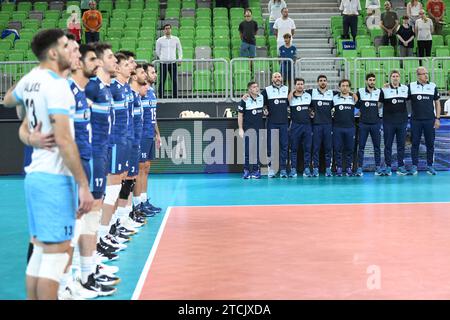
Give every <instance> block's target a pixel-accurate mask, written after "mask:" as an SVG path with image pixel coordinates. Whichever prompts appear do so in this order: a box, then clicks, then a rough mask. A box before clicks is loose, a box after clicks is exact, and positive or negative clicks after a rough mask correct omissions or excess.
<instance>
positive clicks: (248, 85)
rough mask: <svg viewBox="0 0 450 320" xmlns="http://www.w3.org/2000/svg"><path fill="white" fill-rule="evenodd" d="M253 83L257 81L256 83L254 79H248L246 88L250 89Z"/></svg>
mask: <svg viewBox="0 0 450 320" xmlns="http://www.w3.org/2000/svg"><path fill="white" fill-rule="evenodd" d="M254 84H258V83H256V81H250V82H249V83H247V89H250V87H251V86H252V85H254Z"/></svg>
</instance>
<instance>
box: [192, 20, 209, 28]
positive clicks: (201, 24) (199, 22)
mask: <svg viewBox="0 0 450 320" xmlns="http://www.w3.org/2000/svg"><path fill="white" fill-rule="evenodd" d="M196 24H197V28H199V27H204V28H211V20H209V19H205V18H202V19H197V20H196Z"/></svg>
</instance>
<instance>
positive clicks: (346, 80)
mask: <svg viewBox="0 0 450 320" xmlns="http://www.w3.org/2000/svg"><path fill="white" fill-rule="evenodd" d="M344 82H347V83H348V86H349V87H351V86H352V83H351V82H350V80H348V79H341V81H339V84H338V86H339V87H340V86H341V84H342V83H344Z"/></svg>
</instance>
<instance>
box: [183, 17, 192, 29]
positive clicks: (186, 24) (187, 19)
mask: <svg viewBox="0 0 450 320" xmlns="http://www.w3.org/2000/svg"><path fill="white" fill-rule="evenodd" d="M180 26H181V27H192V28H194V27H195V18H193V17H184V18H181V19H180Z"/></svg>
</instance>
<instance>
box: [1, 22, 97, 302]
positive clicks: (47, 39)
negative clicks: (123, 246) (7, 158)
mask: <svg viewBox="0 0 450 320" xmlns="http://www.w3.org/2000/svg"><path fill="white" fill-rule="evenodd" d="M31 47H32V50H33V53H34V54H35V55H36V57H38V59H39V61H40V64H39V66H38V67H37V68H34V69H33V70H32V71H31V72H30V73H28V74H27V75H26V76H24V77H23V78H22V79H21V80H20V81H19V83H18V84H17V86H16V87H15V88H14V89H10V90H9V91H8V92H7V94H6V95H5V98H4V106H5V107H14V106H16V105H21V106H23V107H25V109H26V118H25V121H26V123H27V124H28V126H29V129H30V131H31V132H33V131H34V129H35V128H37V127H38V126H39V127H40V128H41V129H42V132H43V133H44V134H46V133H49V132H53V133H54V138H55V142H56V147H53V148H45V149H39V148H34V150H33V155H32V161H31V164H30V165H29V166H28V167H26V169H25V171H26V173H27V176H26V178H25V197H26V200H27V210H28V217H29V219H28V221H29V230H30V236H31V238H32V241H33V243H34V246H35V247H34V251H33V254H32V256H31V258H30V261H29V263H28V266H27V270H26V274H27V298H28V299H31V300H35V299H47V300H48V299H52V300H53V299H57V292H58V288H59V282H60V280H61V277H62V275H63V273H64V269H65V268H66V265H67V262H68V261H69V254H68V252H69V250H70V240H71V238H72V236H73V231H74V224H75V217H76V211H77V201H76V200H77V199H76V190H75V181H76V182H77V184H78V186H79V187H78V188H79V190H78V193H79V207H78V212H79V213H80V214H84V213H86V212H89V211H90V210H91V207H92V202H93V198H92V195H91V193H90V190H89V184H88V181H87V178H86V175H85V173H84V171H83V167H82V165H81V161H80V155H79V152H78V148H77V146H76V144H75V141H74V125H73V115H74V112H75V100H74V97H73V95H72V93H71V90H70V86H69V83H68V82H67V80H66V79H65V78H64V76H65V75H66V74H67V71H69V68H70V65H71V64H70V53H69V49H68V39H67V37H66V36H65V35H64V32H63V31H62V30H60V29H48V30H44V31H41V32H40V33H38V34H37V35H36V36H35V37H34V38H33V41H32V44H31ZM22 133H23V131H21V139H23V140H25V141H26V140H27V137H25V136H24V135H23V134H22ZM28 138H29V136H28ZM26 142H30V141H26ZM49 149H50V150H49ZM74 180H75V181H74Z"/></svg>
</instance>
